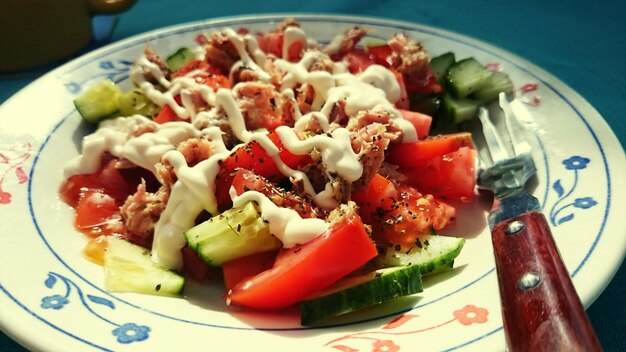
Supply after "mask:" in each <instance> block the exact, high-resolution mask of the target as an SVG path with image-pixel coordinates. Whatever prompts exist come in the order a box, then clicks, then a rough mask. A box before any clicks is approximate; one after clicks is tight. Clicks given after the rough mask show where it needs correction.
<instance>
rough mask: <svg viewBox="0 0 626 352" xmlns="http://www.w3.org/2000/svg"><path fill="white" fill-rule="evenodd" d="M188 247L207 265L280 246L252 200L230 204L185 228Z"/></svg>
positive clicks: (279, 242)
mask: <svg viewBox="0 0 626 352" xmlns="http://www.w3.org/2000/svg"><path fill="white" fill-rule="evenodd" d="M185 238H186V239H187V244H188V245H189V248H191V249H192V250H193V251H195V252H196V253H198V255H199V256H200V258H202V260H204V261H205V262H206V263H207V264H208V265H211V266H220V265H222V263H224V262H226V261H229V260H232V259H236V258H239V257H243V256H246V255H250V254H255V253H260V252H267V251H270V250H272V249H277V248H280V247H281V246H282V242H281V241H280V240H279V239H278V238H276V237H274V236H272V235H271V234H270V230H269V224H267V223H266V222H265V221H264V220H263V219H262V218H261V212H260V211H259V210H258V209H257V206H256V204H255V203H254V202H249V203H246V205H244V206H243V207H239V208H232V209H229V210H227V211H225V212H223V213H222V214H220V215H216V216H214V217H212V218H210V219H209V220H207V221H205V222H203V223H201V224H199V225H196V226H194V227H192V228H191V229H189V230H187V231H186V232H185Z"/></svg>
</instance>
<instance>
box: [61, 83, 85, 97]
mask: <svg viewBox="0 0 626 352" xmlns="http://www.w3.org/2000/svg"><path fill="white" fill-rule="evenodd" d="M65 88H67V90H68V91H69V92H70V93H72V94H78V93H79V92H80V90H81V86H80V84H78V83H76V82H70V83H65Z"/></svg>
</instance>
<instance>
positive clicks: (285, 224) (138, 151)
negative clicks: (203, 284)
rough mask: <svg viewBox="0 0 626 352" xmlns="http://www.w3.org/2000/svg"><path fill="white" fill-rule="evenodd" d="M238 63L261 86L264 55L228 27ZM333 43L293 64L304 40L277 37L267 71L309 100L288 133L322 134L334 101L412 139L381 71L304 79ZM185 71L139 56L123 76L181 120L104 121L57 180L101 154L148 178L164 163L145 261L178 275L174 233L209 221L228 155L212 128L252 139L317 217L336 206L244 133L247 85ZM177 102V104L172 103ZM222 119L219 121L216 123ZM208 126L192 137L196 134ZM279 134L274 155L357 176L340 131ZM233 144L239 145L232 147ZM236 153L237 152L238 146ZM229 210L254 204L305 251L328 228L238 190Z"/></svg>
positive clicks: (396, 93)
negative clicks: (165, 196)
mask: <svg viewBox="0 0 626 352" xmlns="http://www.w3.org/2000/svg"><path fill="white" fill-rule="evenodd" d="M224 33H225V35H226V36H227V37H228V38H229V40H230V41H231V43H232V44H233V46H234V47H235V49H236V50H237V53H238V55H239V57H240V60H239V61H238V62H237V63H235V66H234V68H233V70H236V69H238V68H240V67H246V68H249V69H252V70H254V71H255V73H257V74H258V77H259V80H261V81H266V82H267V81H269V80H270V78H271V75H270V74H269V73H268V72H266V71H265V70H264V69H263V68H264V67H265V64H266V61H267V56H266V55H265V53H263V52H262V51H261V50H260V49H259V46H258V43H257V41H256V39H255V37H254V36H252V35H249V34H246V35H240V34H237V33H236V32H235V31H234V30H232V29H225V30H224ZM338 38H339V39H337V40H334V41H333V43H334V44H333V43H331V45H329V46H327V47H326V50H325V52H320V51H314V50H309V51H306V52H305V53H304V55H303V57H302V59H301V60H300V61H299V62H297V63H291V62H289V61H287V60H286V59H287V56H288V48H289V46H290V45H291V44H293V43H297V42H299V41H305V42H307V37H306V34H305V33H304V31H302V29H300V28H297V27H288V28H287V29H286V30H285V34H284V46H283V53H282V54H283V55H282V56H283V57H282V58H277V59H275V60H274V61H273V64H274V66H275V67H276V68H278V69H279V70H281V71H282V72H284V76H283V78H282V81H281V86H280V90H281V92H282V93H283V94H284V95H285V96H286V97H288V98H289V99H291V100H292V101H293V102H294V104H293V105H294V106H297V104H296V103H295V99H294V96H295V94H294V91H293V89H295V88H296V87H297V86H299V85H303V84H307V85H309V86H310V87H311V88H312V89H313V91H314V92H315V95H314V100H313V102H312V104H311V110H312V111H311V112H309V113H307V114H305V115H302V114H301V112H300V111H299V110H298V109H297V108H296V109H295V111H294V116H295V120H296V124H295V127H294V130H303V129H304V128H305V126H306V125H307V123H308V122H309V121H310V120H311V119H316V120H317V122H318V124H319V125H320V127H321V128H322V130H323V131H324V132H326V131H328V129H329V119H328V116H329V114H330V112H331V111H332V108H333V106H334V105H335V103H336V102H338V101H339V100H345V110H346V113H347V114H348V115H355V114H356V113H357V112H359V111H361V110H375V111H385V112H388V113H390V114H391V115H392V117H393V121H394V122H395V123H396V124H397V126H399V127H400V128H402V130H403V141H404V142H409V141H414V140H416V139H417V135H416V133H415V130H414V129H413V127H412V125H411V124H410V123H409V122H408V121H406V120H404V119H403V118H402V116H401V114H400V112H399V111H398V110H396V109H395V108H394V106H393V104H394V103H395V102H396V101H397V100H398V99H399V98H400V87H399V85H398V82H397V80H396V78H395V76H394V74H393V73H391V72H390V71H388V70H386V69H385V68H384V67H382V66H378V65H373V66H370V67H369V68H368V69H367V70H365V71H364V72H362V73H360V74H358V75H352V74H350V73H348V72H347V66H346V64H345V63H343V62H339V63H333V66H332V73H329V72H325V71H314V72H309V68H310V66H311V64H312V63H313V62H314V61H315V60H322V59H323V60H328V59H329V58H328V56H327V55H328V54H331V53H333V52H334V51H335V50H337V47H338V45H339V43H340V40H341V36H339V37H338ZM195 55H196V57H197V58H202V57H203V56H204V53H203V51H201V50H197V51H195ZM144 72H149V73H150V74H151V75H152V76H153V77H154V78H155V79H156V81H157V82H158V84H159V85H160V87H155V86H154V84H153V83H152V82H150V81H148V80H146V79H145V76H144ZM198 73H199V72H189V73H188V74H186V75H185V76H183V77H176V78H174V79H172V80H171V81H169V80H167V79H166V78H165V75H164V74H163V72H161V71H160V69H159V67H158V66H157V65H155V64H154V63H152V62H150V61H149V60H148V59H147V58H146V57H145V56H142V57H140V58H139V59H138V60H137V61H136V64H135V65H134V67H133V68H132V69H131V79H132V80H133V82H135V84H136V85H138V86H139V87H140V88H141V89H142V91H143V92H144V93H145V94H146V96H147V97H148V98H150V99H151V100H152V101H154V102H155V103H156V104H158V105H161V106H164V105H169V106H170V107H171V108H172V110H173V111H174V113H175V114H177V115H178V116H179V117H180V118H181V119H184V120H187V121H188V122H172V123H166V124H156V123H154V122H152V121H151V120H149V119H147V118H145V117H141V116H130V117H126V118H119V119H115V120H111V121H105V122H103V123H102V124H101V127H100V128H99V129H98V130H97V131H96V132H95V133H93V134H91V135H89V136H86V137H85V138H84V141H83V154H82V155H81V156H80V157H78V158H76V159H75V160H72V161H71V162H70V163H68V165H67V166H66V168H65V176H66V177H69V176H71V175H73V174H80V173H91V172H94V171H96V170H97V169H98V167H99V164H100V158H101V156H102V155H103V153H105V152H110V153H111V154H113V155H115V156H117V157H120V158H125V159H128V160H130V161H131V162H133V163H135V164H137V165H139V166H141V167H144V168H146V169H148V170H151V171H152V172H155V164H157V163H158V162H160V161H162V160H165V161H167V162H169V163H170V164H171V165H172V167H173V168H174V172H175V173H176V175H177V177H178V181H177V182H176V183H175V184H174V186H173V187H172V191H171V194H170V197H169V200H168V203H167V207H166V208H165V210H164V211H163V213H162V214H161V217H160V218H159V220H158V222H157V224H156V226H155V233H154V242H153V247H152V249H153V259H154V260H155V261H156V262H158V263H160V264H161V265H163V266H165V267H167V268H175V269H180V268H181V265H182V258H181V254H180V249H181V248H182V247H183V246H184V244H185V238H184V235H183V232H184V231H186V230H187V229H189V228H191V227H192V226H194V225H195V219H196V217H197V215H198V214H199V213H200V212H201V211H202V210H206V211H208V212H210V213H211V214H216V213H217V211H218V210H217V203H216V198H215V177H216V175H217V173H218V171H219V166H218V163H219V161H220V160H223V159H224V158H226V157H227V156H228V154H229V153H230V152H231V151H229V150H227V148H226V147H225V146H224V143H223V141H222V140H221V134H220V129H219V128H218V127H217V125H219V124H222V123H228V124H229V126H230V128H231V130H232V131H233V133H234V135H235V136H236V137H237V138H238V139H239V140H240V141H241V142H242V143H246V142H249V141H252V140H254V141H257V142H258V143H259V144H260V145H261V147H262V148H263V149H265V151H266V152H267V153H268V155H269V156H270V157H271V158H272V160H273V161H274V162H275V163H276V165H277V166H278V169H279V170H280V172H281V173H283V174H284V175H285V176H288V177H290V178H291V179H292V180H294V181H296V182H301V183H302V185H303V188H304V191H305V192H306V193H307V194H308V195H309V196H310V197H311V199H312V200H313V202H314V203H315V204H316V205H317V206H319V207H321V208H323V209H326V210H331V209H333V208H335V207H337V206H338V205H339V204H338V203H337V201H336V200H335V199H334V197H333V190H332V187H331V184H330V183H328V184H327V185H326V187H325V189H324V190H323V191H321V192H319V193H316V191H315V190H314V188H313V186H312V185H311V182H310V181H309V179H308V178H307V176H306V175H305V174H304V173H302V172H300V171H297V170H293V169H291V168H290V167H289V166H287V165H286V164H285V163H284V162H282V160H280V155H279V150H278V148H277V147H276V146H275V145H274V143H273V142H272V141H271V140H270V139H269V138H268V137H267V136H266V135H265V134H264V133H259V132H252V131H249V130H247V128H246V125H245V119H244V116H243V114H242V111H241V109H240V107H239V104H238V102H237V94H238V91H239V90H240V89H241V88H242V87H244V85H246V84H248V83H245V82H243V83H238V84H237V85H236V86H235V87H233V89H232V90H229V89H219V90H217V91H214V90H213V89H212V88H210V87H208V86H206V85H202V84H198V83H197V82H196V80H195V79H194V77H193V76H194V75H197V74H198ZM193 92H200V95H201V97H202V99H203V100H204V101H205V102H206V103H207V105H208V106H209V109H208V110H205V111H196V107H195V104H194V101H193ZM177 95H180V97H181V99H180V104H179V103H178V102H177V101H176V100H175V99H174V97H175V96H177ZM223 115H225V116H226V120H224V119H223V118H221V116H223ZM143 124H148V125H150V126H151V127H153V128H154V129H155V131H154V132H148V133H144V134H142V135H140V136H139V137H134V135H133V133H134V131H136V130H137V128H139V127H140V126H141V125H143ZM206 125H209V126H211V127H209V128H206V129H204V130H199V129H198V126H206ZM294 130H292V129H291V128H289V127H286V126H283V127H279V128H278V129H277V130H276V133H277V134H278V136H279V138H280V140H281V142H282V143H283V145H284V147H285V148H286V149H287V150H289V151H290V152H291V153H293V154H296V155H305V154H309V153H310V152H311V151H312V150H314V149H316V150H318V151H320V154H321V158H322V162H323V163H324V165H325V166H326V170H327V172H329V173H333V174H337V175H339V176H340V177H342V178H343V179H345V180H346V181H348V182H354V181H356V180H358V179H359V178H360V177H361V175H362V174H363V167H362V165H361V164H360V162H359V155H358V154H357V153H355V152H354V151H353V150H352V146H351V141H350V133H349V131H347V130H346V129H344V128H337V129H335V130H333V131H332V133H331V134H330V135H328V134H321V135H316V136H312V137H310V138H307V139H305V140H300V139H299V138H298V136H297V135H296V134H295V133H294ZM202 135H208V136H210V139H211V140H212V141H213V145H212V148H213V150H212V156H211V157H210V158H209V159H207V160H204V161H202V162H200V163H198V164H196V165H194V166H193V167H190V166H189V165H187V163H186V161H185V158H184V156H183V155H182V154H181V153H180V152H178V151H177V150H176V147H177V146H178V144H179V143H181V142H182V141H185V140H187V139H189V138H192V137H198V136H202ZM241 145H243V144H241ZM241 145H240V146H241ZM231 196H232V197H233V201H234V203H235V206H237V205H238V204H242V203H245V202H247V201H250V200H254V201H256V202H257V203H259V204H260V206H261V209H262V216H263V218H265V219H267V220H268V221H269V222H270V231H271V232H272V233H273V234H275V235H276V236H277V237H278V238H279V239H280V240H281V241H282V242H283V246H285V247H290V246H293V245H295V244H298V243H305V242H307V241H309V240H311V239H312V238H315V237H316V236H318V235H319V234H321V233H323V232H324V231H325V230H326V229H327V227H328V224H327V223H326V222H324V221H323V220H320V219H302V218H301V217H300V216H299V215H298V214H297V212H295V211H294V210H292V209H285V208H279V207H277V206H276V205H274V203H272V202H271V201H270V200H269V199H268V198H267V197H265V196H264V195H262V194H261V193H258V192H251V191H249V192H245V193H243V194H241V195H239V196H236V195H235V194H233V193H231Z"/></svg>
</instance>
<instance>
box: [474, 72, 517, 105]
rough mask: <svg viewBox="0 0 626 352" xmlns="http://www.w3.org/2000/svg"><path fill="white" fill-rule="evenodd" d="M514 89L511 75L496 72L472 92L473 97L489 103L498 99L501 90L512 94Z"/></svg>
mask: <svg viewBox="0 0 626 352" xmlns="http://www.w3.org/2000/svg"><path fill="white" fill-rule="evenodd" d="M514 90H515V88H514V86H513V81H511V78H510V77H509V75H507V74H506V73H504V72H494V73H493V74H492V75H491V76H489V78H487V79H486V80H485V81H484V82H483V83H482V84H481V85H480V87H479V88H478V89H477V90H476V91H475V92H474V93H472V94H471V97H472V98H473V99H476V100H480V101H481V102H482V103H484V104H487V103H490V102H492V101H494V100H496V99H497V98H498V95H499V94H500V92H504V93H506V94H511V93H513V92H514Z"/></svg>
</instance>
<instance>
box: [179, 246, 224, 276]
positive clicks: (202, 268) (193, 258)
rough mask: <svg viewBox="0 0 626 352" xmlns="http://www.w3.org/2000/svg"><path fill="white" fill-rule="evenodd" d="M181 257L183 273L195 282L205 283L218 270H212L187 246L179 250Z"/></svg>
mask: <svg viewBox="0 0 626 352" xmlns="http://www.w3.org/2000/svg"><path fill="white" fill-rule="evenodd" d="M180 251H181V254H182V257H183V273H184V274H185V276H186V277H189V278H191V279H192V280H194V281H195V282H200V283H203V282H207V281H209V280H210V279H211V278H212V277H215V276H216V275H217V274H218V273H219V272H216V271H217V270H219V269H215V268H212V267H210V266H208V265H206V263H205V262H204V261H203V260H202V259H200V257H199V256H198V254H197V253H196V252H194V251H193V250H192V249H191V248H189V247H188V246H184V247H183V248H182V249H181V250H180Z"/></svg>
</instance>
